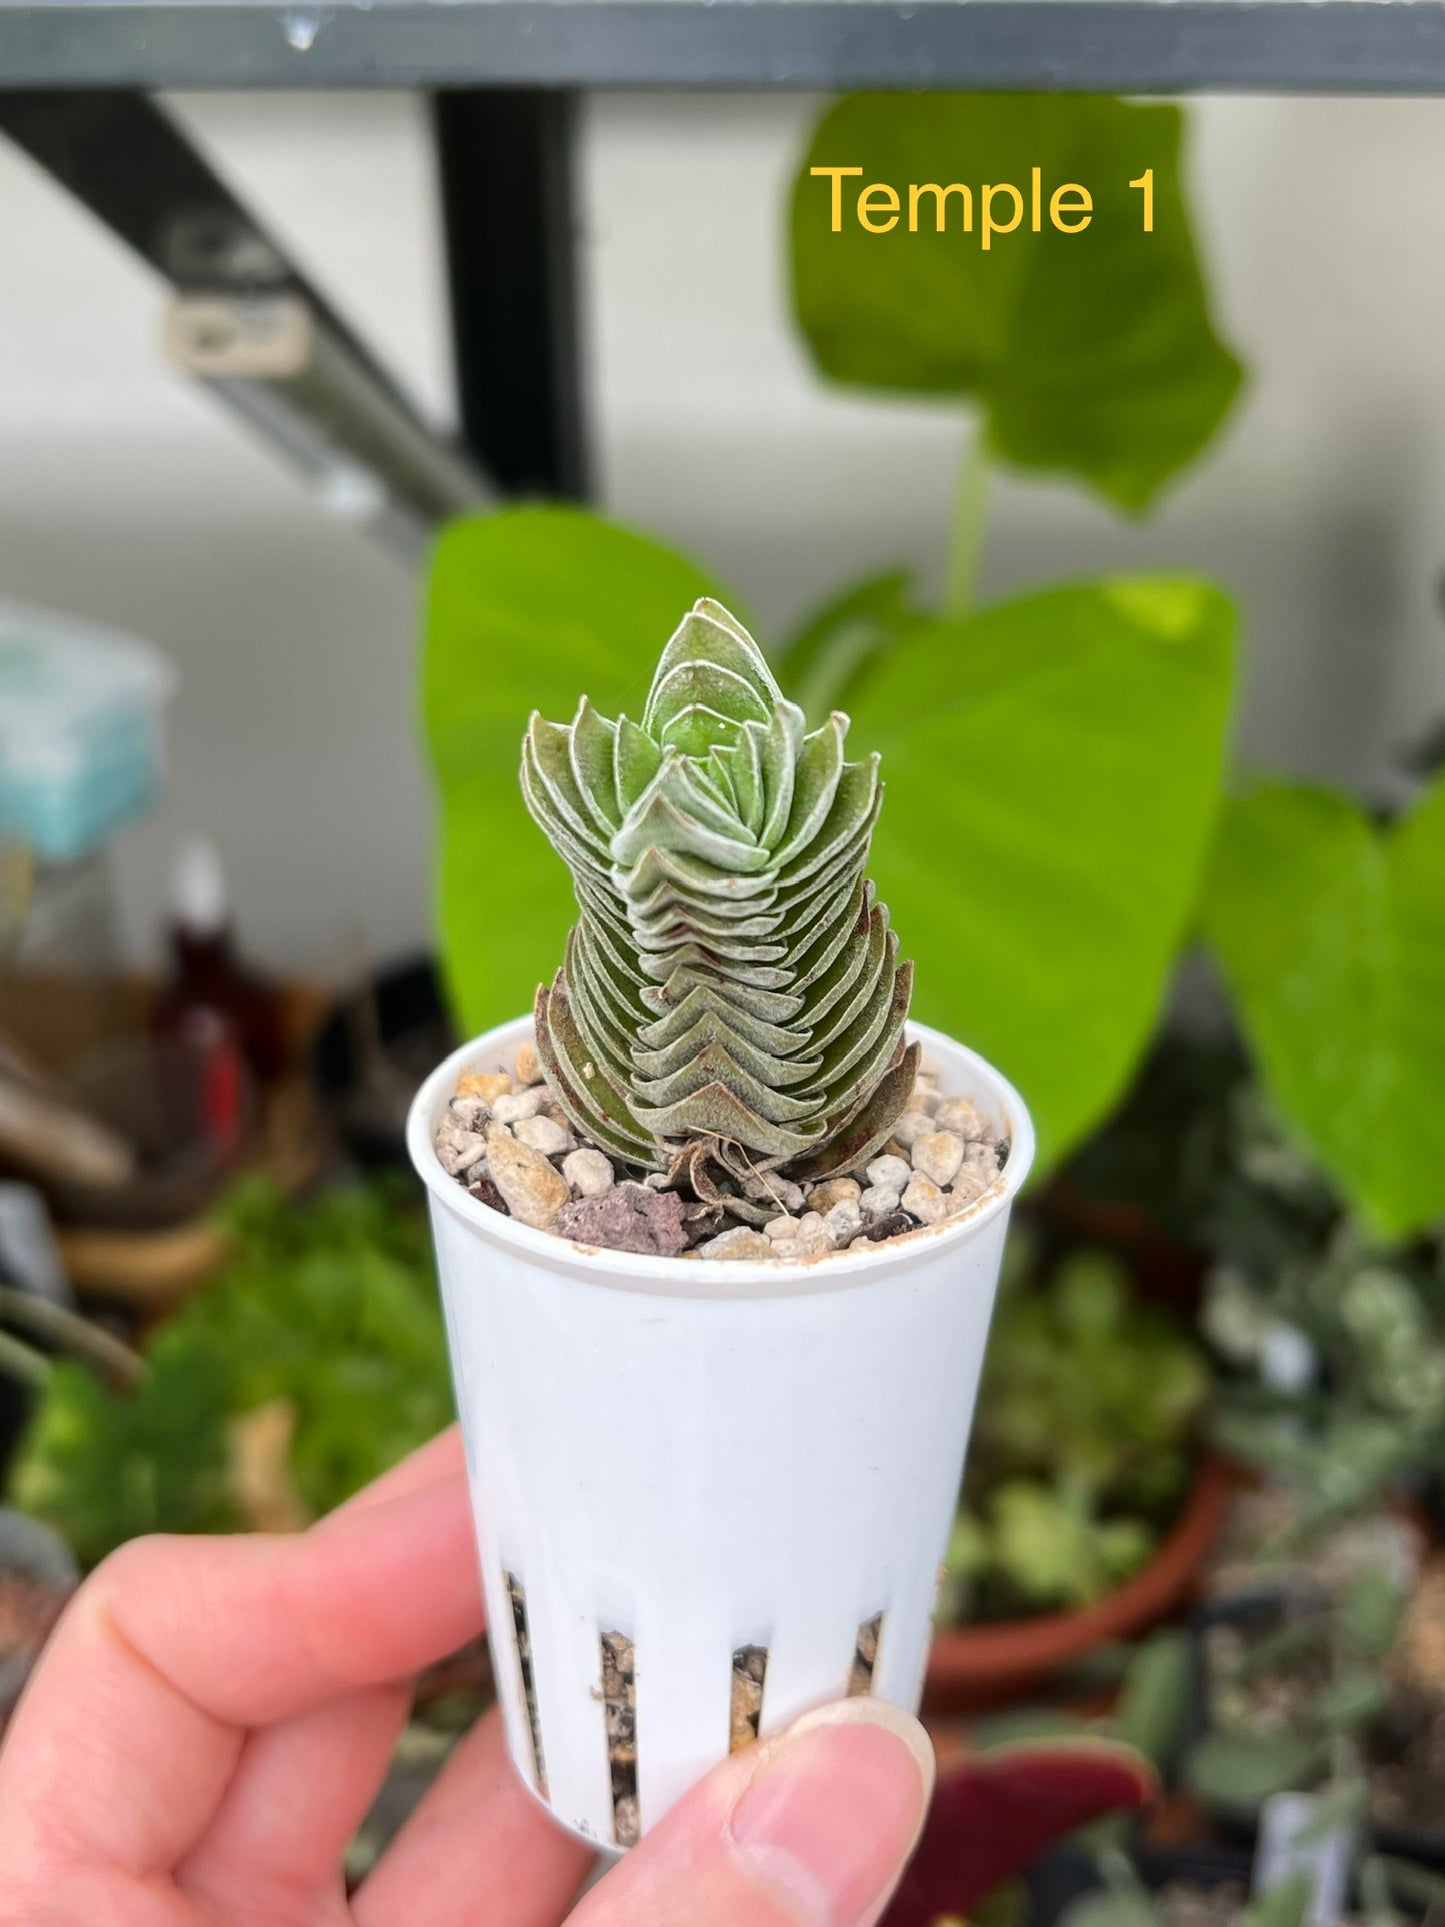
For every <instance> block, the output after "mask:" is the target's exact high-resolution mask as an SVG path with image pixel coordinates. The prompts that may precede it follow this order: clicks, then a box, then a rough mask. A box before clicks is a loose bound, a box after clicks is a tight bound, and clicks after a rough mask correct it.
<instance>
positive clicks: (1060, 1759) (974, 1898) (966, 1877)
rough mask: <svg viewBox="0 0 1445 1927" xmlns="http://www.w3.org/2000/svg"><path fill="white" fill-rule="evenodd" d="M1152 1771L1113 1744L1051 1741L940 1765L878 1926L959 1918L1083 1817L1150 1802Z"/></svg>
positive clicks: (922, 1925)
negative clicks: (918, 1832)
mask: <svg viewBox="0 0 1445 1927" xmlns="http://www.w3.org/2000/svg"><path fill="white" fill-rule="evenodd" d="M1154 1791H1155V1779H1154V1772H1153V1769H1152V1768H1151V1767H1150V1765H1149V1763H1148V1761H1147V1760H1146V1759H1145V1758H1144V1756H1143V1755H1142V1754H1140V1753H1136V1752H1135V1751H1134V1749H1133V1748H1132V1747H1128V1746H1121V1745H1119V1744H1118V1743H1117V1742H1114V1741H1109V1740H1095V1739H1080V1740H1049V1741H1040V1742H1023V1743H1020V1744H1017V1745H1014V1746H1005V1747H1000V1748H999V1749H998V1751H997V1752H993V1753H987V1754H982V1755H970V1754H965V1755H964V1756H963V1757H962V1758H959V1759H956V1760H952V1761H950V1762H948V1763H947V1764H946V1765H944V1766H942V1767H941V1768H940V1770H939V1775H938V1787H937V1790H936V1791H935V1793H934V1796H933V1805H932V1806H931V1807H930V1809H929V1813H928V1822H927V1825H926V1826H925V1827H924V1829H923V1838H922V1839H921V1840H920V1841H919V1843H918V1851H917V1853H916V1854H915V1855H914V1856H913V1859H912V1862H911V1863H910V1865H909V1868H908V1871H907V1873H905V1874H904V1876H903V1881H902V1884H901V1885H900V1887H899V1889H898V1892H897V1893H896V1894H895V1895H894V1898H893V1903H892V1905H891V1906H890V1907H889V1909H888V1911H887V1913H886V1914H885V1915H884V1916H883V1919H882V1922H881V1923H880V1927H940V1924H941V1923H944V1922H954V1921H962V1920H964V1919H966V1917H967V1915H968V1913H969V1910H970V1909H971V1908H973V1907H975V1906H976V1905H977V1904H978V1902H979V1901H981V1900H982V1899H983V1898H984V1896H985V1895H986V1894H988V1893H990V1892H992V1890H993V1889H994V1888H995V1887H997V1886H999V1885H1000V1884H1001V1883H1002V1882H1003V1881H1005V1880H1008V1879H1010V1878H1011V1877H1012V1876H1013V1875H1015V1874H1020V1873H1022V1872H1023V1871H1024V1870H1025V1869H1026V1868H1027V1867H1029V1866H1031V1865H1032V1864H1033V1862H1034V1861H1035V1860H1036V1859H1037V1858H1038V1856H1039V1855H1040V1854H1041V1853H1042V1852H1043V1850H1044V1848H1045V1847H1047V1846H1049V1845H1051V1844H1052V1843H1053V1842H1054V1841H1055V1840H1058V1839H1060V1838H1061V1837H1062V1836H1063V1835H1064V1834H1068V1833H1072V1832H1073V1831H1074V1829H1075V1828H1076V1827H1081V1826H1083V1825H1084V1824H1085V1823H1086V1822H1087V1821H1090V1820H1097V1819H1098V1818H1099V1817H1100V1816H1101V1815H1103V1814H1106V1813H1114V1812H1117V1811H1119V1810H1121V1809H1130V1808H1137V1807H1142V1806H1145V1805H1147V1803H1148V1801H1149V1800H1150V1799H1151V1798H1152V1797H1153V1794H1154Z"/></svg>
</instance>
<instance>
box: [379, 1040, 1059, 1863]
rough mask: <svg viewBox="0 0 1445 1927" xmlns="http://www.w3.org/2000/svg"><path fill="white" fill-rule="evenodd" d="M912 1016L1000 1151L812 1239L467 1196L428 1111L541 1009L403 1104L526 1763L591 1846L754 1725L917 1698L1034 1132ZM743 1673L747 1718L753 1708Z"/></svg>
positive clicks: (992, 1078) (504, 1695)
mask: <svg viewBox="0 0 1445 1927" xmlns="http://www.w3.org/2000/svg"><path fill="white" fill-rule="evenodd" d="M910 1030H911V1034H912V1035H914V1036H916V1037H917V1038H919V1039H920V1040H921V1042H922V1044H923V1048H924V1053H925V1055H926V1056H927V1057H929V1058H931V1059H932V1060H933V1062H934V1063H935V1064H936V1065H937V1067H938V1071H939V1088H940V1090H941V1091H942V1093H943V1095H944V1096H946V1097H967V1098H969V1099H971V1100H972V1101H973V1103H974V1104H975V1105H976V1106H977V1108H978V1109H979V1111H980V1112H981V1113H982V1114H983V1115H984V1116H985V1117H986V1118H987V1119H988V1120H989V1121H990V1123H991V1124H992V1125H993V1126H994V1127H995V1128H996V1129H997V1130H998V1132H999V1134H1000V1135H1002V1136H1005V1137H1007V1139H1008V1140H1009V1145H1010V1150H1009V1155H1008V1160H1007V1163H1006V1165H1005V1167H1004V1169H1003V1171H1002V1173H1001V1174H1000V1176H999V1178H998V1180H997V1182H996V1183H995V1184H994V1185H993V1186H992V1187H991V1189H990V1190H989V1191H988V1192H986V1193H985V1194H984V1196H983V1197H982V1198H980V1199H979V1200H978V1202H977V1203H976V1204H974V1205H973V1206H971V1207H970V1208H969V1209H968V1210H966V1211H964V1212H962V1213H960V1214H959V1215H958V1216H957V1217H953V1218H949V1219H946V1220H944V1221H943V1222H942V1223H941V1224H938V1225H933V1226H928V1227H925V1228H922V1229H919V1230H917V1231H913V1232H910V1233H909V1234H907V1235H906V1236H905V1237H902V1238H898V1239H894V1240H891V1241H889V1242H886V1243H882V1244H878V1245H875V1246H873V1247H872V1248H871V1249H869V1250H866V1251H847V1252H839V1253H835V1254H830V1255H828V1256H825V1257H820V1258H815V1259H811V1260H808V1259H804V1260H793V1261H790V1262H781V1261H777V1262H770V1261H767V1260H764V1261H760V1262H752V1261H736V1260H732V1261H714V1260H710V1259H683V1258H656V1257H645V1256H640V1255H637V1254H634V1253H630V1252H621V1251H608V1250H598V1249H596V1248H594V1247H591V1246H585V1245H578V1244H574V1243H571V1242H569V1241H568V1240H566V1239H563V1238H559V1237H556V1236H555V1235H553V1234H552V1233H550V1232H545V1231H537V1230H533V1229H532V1228H531V1227H529V1226H527V1225H524V1224H521V1223H519V1222H518V1221H516V1220H515V1219H512V1218H509V1217H506V1216H504V1215H503V1214H502V1213H500V1212H497V1211H493V1210H491V1209H489V1208H488V1207H487V1206H486V1205H484V1204H482V1203H480V1202H479V1201H478V1200H476V1199H474V1198H472V1197H470V1196H468V1194H467V1193H466V1191H465V1190H464V1189H463V1188H462V1186H461V1185H459V1184H458V1183H457V1182H456V1180H455V1179H454V1178H451V1177H449V1176H448V1175H447V1173H446V1172H445V1171H444V1170H443V1169H442V1166H441V1164H440V1162H439V1160H438V1159H437V1156H436V1152H435V1150H434V1148H433V1138H434V1136H435V1132H436V1127H437V1125H438V1123H439V1122H440V1120H441V1118H442V1116H443V1114H444V1113H445V1111H446V1109H447V1105H448V1103H449V1101H450V1099H451V1097H452V1094H453V1092H454V1091H455V1089H456V1085H457V1081H458V1079H459V1078H460V1077H461V1075H462V1073H463V1072H464V1071H466V1070H469V1069H477V1070H488V1069H498V1068H501V1067H503V1066H507V1065H510V1063H511V1062H512V1059H513V1058H514V1056H515V1054H516V1050H517V1046H518V1045H519V1044H520V1043H522V1042H523V1041H524V1040H525V1039H528V1038H530V1036H531V1020H530V1018H524V1019H518V1020H517V1021H516V1022H514V1023H511V1024H504V1025H502V1026H500V1027H499V1028H498V1029H496V1030H492V1031H488V1032H487V1033H486V1034H485V1035H484V1036H481V1037H478V1038H476V1039H474V1040H473V1041H472V1042H471V1043H469V1044H466V1045H464V1046H462V1048H461V1049H460V1050H457V1051H455V1052H453V1053H452V1055H451V1056H450V1057H448V1058H447V1059H446V1060H445V1062H444V1063H442V1064H441V1065H439V1066H438V1068H437V1069H436V1070H435V1071H434V1072H433V1073H432V1075H431V1076H430V1077H429V1078H428V1079H427V1081H426V1083H425V1084H424V1085H423V1087H422V1089H421V1091H420V1093H419V1094H418V1096H417V1099H416V1102H415V1104H414V1105H413V1107H412V1112H411V1116H410V1120H409V1123H408V1145H409V1149H410V1153H411V1156H412V1159H413V1161H414V1162H415V1164H416V1168H417V1170H418V1171H419V1172H420V1174H421V1176H422V1178H423V1180H424V1182H425V1183H426V1186H427V1189H428V1192H429V1194H430V1204H431V1219H432V1230H433V1235H434V1238H435V1242H436V1255H437V1267H438V1271H439V1274H440V1280H441V1290H442V1298H443V1303H444V1307H445V1312H446V1320H447V1330H448V1335H449V1340H450V1347H451V1360H452V1373H453V1379H454V1383H455V1387H456V1397H457V1406H458V1409H459V1412H460V1415H461V1420H462V1428H463V1431H464V1434H465V1438H466V1449H467V1464H468V1469H469V1474H470V1480H471V1490H472V1498H473V1505H474V1510H475V1514H476V1524H477V1541H478V1546H479V1550H480V1555H481V1567H482V1576H483V1584H484V1588H485V1592H486V1600H487V1610H488V1618H489V1623H490V1629H491V1630H490V1636H491V1641H492V1652H493V1661H494V1667H495V1671H496V1678H497V1691H498V1695H499V1698H500V1700H501V1704H502V1708H503V1713H504V1716H505V1720H506V1727H507V1734H508V1739H509V1742H510V1745H511V1751H512V1756H513V1759H514V1761H515V1762H516V1764H517V1767H518V1769H519V1771H520V1772H521V1774H522V1777H523V1778H524V1779H525V1781H526V1782H527V1784H528V1785H529V1786H530V1787H531V1788H532V1789H533V1790H534V1791H535V1792H536V1793H537V1795H538V1797H539V1798H541V1799H542V1800H543V1801H545V1803H546V1804H547V1806H548V1807H549V1808H550V1809H551V1811H552V1812H553V1814H554V1815H555V1816H556V1818H557V1819H558V1820H560V1821H561V1822H562V1823H563V1825H565V1826H567V1827H569V1828H571V1829H572V1830H573V1831H574V1832H576V1833H578V1834H581V1835H583V1836H584V1837H585V1838H586V1839H588V1840H591V1841H594V1842H596V1843H598V1844H601V1845H604V1846H612V1845H629V1844H631V1842H632V1841H633V1840H634V1839H636V1838H637V1837H638V1836H639V1835H640V1834H641V1833H644V1832H646V1831H647V1829H648V1828H649V1827H651V1826H653V1825H654V1824H655V1823H656V1822H657V1820H658V1819H659V1818H660V1817H661V1815H662V1814H663V1813H665V1812H666V1811H667V1809H668V1807H670V1806H671V1805H672V1803H673V1802H674V1801H675V1800H676V1799H677V1798H678V1797H679V1795H681V1794H682V1793H684V1792H685V1791H686V1790H687V1788H688V1787H689V1786H691V1785H692V1784H693V1783H694V1782H695V1781H696V1780H697V1779H699V1778H700V1777H701V1775H702V1774H704V1773H705V1772H706V1771H707V1770H708V1769H709V1768H710V1767H711V1766H713V1765H714V1764H715V1763H716V1762H717V1761H719V1760H720V1759H722V1758H723V1756H724V1755H725V1754H726V1753H727V1752H728V1750H729V1746H730V1744H736V1743H737V1741H738V1739H739V1738H740V1737H747V1734H748V1732H749V1731H750V1730H752V1728H753V1726H754V1725H756V1726H758V1730H761V1731H762V1732H763V1733H767V1732H769V1731H771V1730H772V1729H774V1728H776V1727H778V1726H781V1725H784V1724H786V1723H787V1722H788V1721H789V1720H791V1719H792V1718H794V1717H795V1715H797V1714H798V1713H799V1712H801V1711H802V1710H803V1709H804V1708H806V1707H808V1706H810V1705H813V1704H816V1703H817V1702H819V1701H822V1700H826V1699H831V1698H837V1697H839V1696H841V1695H843V1694H844V1693H847V1692H850V1691H855V1692H856V1691H870V1692H873V1693H877V1694H880V1695H881V1696H882V1697H883V1698H885V1699H890V1700H895V1701H897V1702H898V1704H899V1705H902V1706H906V1707H909V1708H913V1707H916V1706H917V1704H918V1700H919V1694H920V1690H921V1687H922V1682H923V1672H924V1666H925V1663H926V1660H927V1656H928V1642H929V1633H930V1622H931V1618H932V1612H933V1605H934V1599H935V1594H936V1591H937V1581H938V1571H939V1560H940V1558H941V1556H942V1552H943V1548H944V1544H945V1541H946V1539H947V1536H948V1530H949V1524H950V1521H951V1519H952V1517H953V1509H954V1504H955V1501H956V1498H957V1494H958V1483H959V1476H960V1472H961V1468H962V1464H963V1455H964V1449H965V1447H966V1445H967V1443H968V1434H969V1428H970V1425H971V1423H972V1419H973V1406H974V1399H975V1396H976V1393H977V1389H978V1378H979V1371H980V1368H981V1366H982V1363H983V1353H984V1345H985V1341H986V1339H987V1335H988V1326H989V1319H990V1316H991V1314H992V1310H993V1302H994V1294H995V1290H996V1287H997V1284H998V1275H999V1262H1000V1258H1001V1256H1002V1252H1003V1243H1004V1234H1005V1231H1006V1228H1007V1225H1008V1217H1009V1209H1010V1206H1011V1204H1012V1201H1013V1198H1014V1196H1015V1195H1016V1194H1017V1192H1018V1190H1019V1187H1020V1186H1021V1185H1022V1183H1023V1181H1024V1178H1025V1176H1026V1175H1027V1173H1028V1168H1029V1164H1030V1162H1031V1160H1032V1157H1033V1131H1032V1127H1031V1125H1030V1123H1029V1117H1028V1113H1027V1111H1026V1110H1025V1108H1024V1105H1023V1103H1022V1101H1021V1100H1020V1098H1019V1096H1018V1094H1017V1093H1016V1092H1015V1091H1014V1090H1013V1089H1012V1088H1011V1086H1010V1085H1009V1084H1007V1083H1006V1082H1005V1081H1004V1079H1003V1078H1002V1077H1000V1076H999V1074H998V1072H997V1071H995V1070H993V1069H992V1068H991V1067H990V1066H989V1065H988V1064H986V1063H985V1062H984V1061H983V1059H982V1058H980V1057H978V1056H976V1055H975V1054H974V1053H973V1052H972V1051H969V1050H965V1049H964V1048H963V1047H962V1046H961V1045H959V1044H955V1043H953V1042H952V1041H951V1040H950V1039H949V1038H947V1037H944V1036H941V1035H939V1034H938V1033H937V1032H934V1031H930V1030H927V1029H925V1028H923V1027H922V1026H919V1025H913V1026H910ZM745 1676H746V1678H748V1679H750V1680H751V1681H753V1682H754V1683H755V1684H756V1683H757V1682H759V1681H760V1682H761V1688H762V1693H761V1713H760V1722H759V1721H754V1722H751V1723H750V1722H749V1721H748V1720H747V1719H746V1718H743V1719H742V1720H740V1719H739V1718H738V1717H737V1715H738V1711H739V1708H738V1705H737V1701H736V1692H737V1689H736V1687H735V1680H738V1681H742V1679H743V1678H744V1677H745ZM750 1704H751V1705H752V1707H753V1709H754V1711H756V1694H755V1692H753V1694H752V1697H751V1701H750ZM609 1734H610V1736H611V1746H610V1748H609Z"/></svg>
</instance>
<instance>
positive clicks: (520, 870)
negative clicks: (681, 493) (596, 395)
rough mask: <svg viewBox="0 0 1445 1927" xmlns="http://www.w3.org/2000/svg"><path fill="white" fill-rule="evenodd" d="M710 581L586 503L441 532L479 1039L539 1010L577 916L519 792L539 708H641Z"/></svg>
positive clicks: (440, 745)
mask: <svg viewBox="0 0 1445 1927" xmlns="http://www.w3.org/2000/svg"><path fill="white" fill-rule="evenodd" d="M711 588H712V584H711V583H710V582H709V581H708V579H707V577H706V576H704V575H703V573H702V571H701V570H700V569H698V568H696V567H695V566H694V565H693V564H692V563H691V562H689V561H688V560H686V559H685V558H684V557H683V556H680V555H676V554H674V553H673V552H672V551H671V550H669V549H666V548H664V547H663V546H662V545H661V544H660V543H656V542H651V541H649V540H648V539H647V538H646V537H644V536H641V535H636V534H634V533H632V531H630V530H628V529H623V528H619V527H617V526H616V525H615V524H613V523H609V522H605V521H603V520H601V519H600V518H599V517H597V516H595V515H591V514H588V513H587V512H586V511H584V510H581V509H572V508H557V507H524V508H514V509H504V510H502V511H500V512H498V513H497V514H494V515H488V516H485V517H483V518H480V519H476V520H469V521H463V522H456V523H453V524H452V526H451V527H450V528H448V529H447V530H446V532H445V534H444V535H443V536H442V539H441V542H440V544H439V545H438V548H437V551H436V557H435V560H434V562H433V565H432V575H431V582H430V587H429V589H428V595H427V609H426V643H425V657H424V663H423V679H422V704H423V717H424V726H425V731H426V740H427V747H428V750H429V753H430V758H431V766H432V772H433V776H434V780H435V782H436V786H437V792H438V799H439V802H440V847H439V851H438V859H439V860H438V873H437V885H436V888H437V897H438V915H439V923H440V931H441V950H442V957H443V961H444V964H445V969H446V977H447V987H448V991H449V993H450V996H451V1000H452V1004H453V1008H454V1009H455V1011H456V1014H457V1018H458V1021H459V1023H460V1024H461V1026H462V1027H463V1028H464V1029H465V1030H467V1031H468V1032H470V1031H476V1030H481V1029H484V1028H485V1027H486V1026H487V1025H490V1024H496V1023H501V1022H503V1021H504V1020H505V1019H506V1018H508V1017H515V1016H516V1014H517V1012H518V1011H519V1010H525V1009H527V1008H528V1007H529V1006H530V1004H531V1001H532V996H533V993H534V991H535V990H536V988H537V985H538V984H539V983H540V982H541V981H542V980H543V979H544V978H546V977H549V976H550V975H551V973H552V971H553V970H554V969H555V968H556V964H557V958H558V956H559V955H560V953H561V949H562V940H563V937H564V936H565V934H566V931H567V926H568V924H569V923H570V922H571V920H572V916H573V908H574V906H573V903H572V897H571V892H570V890H569V889H568V883H567V873H566V871H565V870H564V869H563V868H562V866H561V865H560V864H557V863H553V862H551V861H549V859H548V856H547V851H546V845H545V843H544V842H543V840H542V838H541V837H540V836H539V834H538V832H537V831H536V829H535V828H534V827H533V825H532V823H531V821H530V820H529V818H528V815H527V810H526V806H525V805H524V803H523V801H522V798H521V795H520V794H519V792H518V789H517V744H518V743H519V741H520V740H521V737H522V734H523V732H524V730H525V729H526V727H527V718H528V716H529V715H530V714H531V712H532V710H533V709H534V708H540V709H541V710H542V712H543V714H544V715H552V716H561V715H566V716H570V715H571V714H572V713H573V710H574V709H575V707H576V704H577V695H578V692H579V690H583V689H585V690H587V691H588V692H589V693H590V695H591V696H592V698H593V700H594V701H595V702H597V703H599V704H601V705H603V706H604V707H606V708H608V709H610V710H612V711H613V712H614V713H615V711H616V710H618V709H631V710H633V711H634V713H635V714H637V715H639V716H640V714H641V711H642V705H643V703H644V701H645V700H646V695H647V683H648V677H649V676H650V674H651V672H652V667H653V663H654V662H655V660H656V656H657V641H658V637H659V636H665V635H667V634H668V633H669V632H670V630H671V629H672V627H673V625H674V624H675V623H676V621H677V613H678V611H679V609H685V608H686V607H687V606H688V605H689V604H690V603H692V602H694V601H695V600H696V599H697V598H698V596H700V595H706V594H708V593H709V592H710V590H711ZM655 756H656V751H655V746H654V745H652V744H651V742H650V740H648V739H646V738H643V737H642V735H641V732H640V731H636V730H634V731H633V732H631V734H630V735H629V736H628V738H627V740H626V742H624V744H623V746H622V750H621V758H622V763H623V766H624V770H625V776H626V780H627V782H628V783H629V784H630V785H634V786H636V787H639V788H640V787H641V786H642V785H643V784H644V783H645V781H646V779H647V776H648V774H649V773H650V771H651V768H652V763H651V762H650V761H649V759H650V758H651V759H655Z"/></svg>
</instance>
